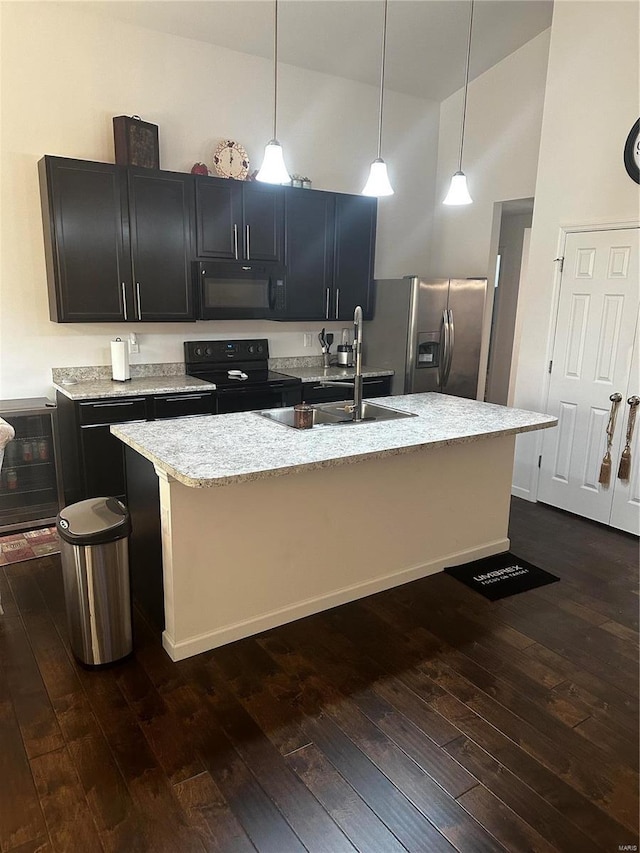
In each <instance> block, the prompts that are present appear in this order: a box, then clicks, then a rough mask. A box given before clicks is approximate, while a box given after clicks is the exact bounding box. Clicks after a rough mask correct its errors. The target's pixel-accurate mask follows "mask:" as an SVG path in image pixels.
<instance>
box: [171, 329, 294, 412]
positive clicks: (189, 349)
mask: <svg viewBox="0 0 640 853" xmlns="http://www.w3.org/2000/svg"><path fill="white" fill-rule="evenodd" d="M268 358H269V341H268V340H267V339H266V338H258V339H248V340H241V341H185V344H184V360H185V365H186V372H187V375H188V376H195V377H196V378H198V379H205V380H206V381H207V382H214V383H215V385H216V388H217V392H216V394H217V400H218V404H217V412H218V414H220V415H222V414H225V413H228V412H248V411H252V410H254V409H276V408H281V407H283V406H294V405H295V404H296V403H299V402H300V401H301V399H302V382H301V380H300V379H297V378H296V377H294V376H287V375H286V374H284V373H276V372H275V371H274V370H269V364H268Z"/></svg>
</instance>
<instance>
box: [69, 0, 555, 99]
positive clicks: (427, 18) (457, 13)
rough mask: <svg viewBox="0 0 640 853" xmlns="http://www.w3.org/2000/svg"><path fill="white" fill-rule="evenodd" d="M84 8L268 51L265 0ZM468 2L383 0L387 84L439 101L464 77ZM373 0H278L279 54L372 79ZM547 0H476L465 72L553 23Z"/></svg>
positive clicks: (376, 69) (378, 13)
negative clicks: (385, 3)
mask: <svg viewBox="0 0 640 853" xmlns="http://www.w3.org/2000/svg"><path fill="white" fill-rule="evenodd" d="M77 5H78V6H79V7H80V6H81V7H82V8H83V10H88V11H90V12H93V13H96V14H100V15H103V16H107V17H110V18H114V19H118V20H122V21H125V22H128V23H130V24H135V25H137V26H142V27H147V28H150V29H153V30H158V31H160V32H164V33H170V34H173V35H178V36H183V37H185V38H191V39H198V40H199V41H204V42H210V43H211V44H215V45H219V46H222V47H226V48H230V49H232V50H238V51H241V52H243V53H249V54H254V55H256V56H262V57H266V58H271V57H272V56H273V12H274V4H273V3H272V2H270V0H201V2H200V1H199V0H96V2H81V3H78V4H77ZM469 7H470V3H469V0H389V11H388V36H387V66H386V81H385V85H387V86H388V87H389V88H390V89H394V90H396V91H398V92H404V93H406V94H409V95H414V96H417V97H421V98H427V99H431V100H436V101H441V100H443V99H444V98H446V97H448V96H449V95H450V94H452V93H453V92H455V91H456V90H457V89H459V88H460V87H461V86H462V85H463V82H464V63H465V56H466V47H467V36H468V26H469ZM382 10H383V4H382V2H381V0H280V3H279V42H278V47H279V59H280V61H281V62H285V63H289V64H292V65H297V66H300V67H302V68H307V69H310V70H313V71H320V72H323V73H327V74H334V75H337V76H339V77H347V78H349V79H352V80H358V81H360V82H363V83H370V84H372V85H378V83H379V75H380V50H381V34H382ZM552 10H553V3H552V0H476V3H475V11H474V26H473V40H472V50H471V76H472V77H475V76H477V75H478V74H481V73H482V72H484V71H486V70H487V69H488V68H490V67H491V66H492V65H494V64H495V63H497V62H499V61H500V60H501V59H503V58H504V57H505V56H508V55H509V54H510V53H513V51H514V50H517V49H518V48H519V47H521V46H522V45H523V44H525V43H526V42H527V41H529V40H530V39H532V38H534V37H535V36H536V35H538V34H539V33H541V32H542V31H543V30H545V29H546V28H547V27H549V26H550V25H551V15H552Z"/></svg>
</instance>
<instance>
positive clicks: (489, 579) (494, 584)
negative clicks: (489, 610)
mask: <svg viewBox="0 0 640 853" xmlns="http://www.w3.org/2000/svg"><path fill="white" fill-rule="evenodd" d="M444 571H445V573H446V574H448V575H451V577H452V578H455V579H456V580H458V581H460V582H461V583H463V584H464V585H465V586H468V587H470V588H471V589H473V590H474V591H475V592H479V593H480V595H484V597H485V598H488V599H489V601H498V599H500V598H507V596H509V595H517V594H518V593H519V592H526V591H527V590H528V589H535V588H536V587H538V586H545V585H546V584H548V583H555V582H556V581H559V580H560V578H558V577H556V576H555V575H552V574H551V573H550V572H545V570H544V569H539V568H538V567H537V566H534V565H533V564H532V563H528V562H527V561H526V560H521V559H520V557H516V556H515V554H511V553H510V552H508V551H507V552H506V553H504V554H494V555H493V556H492V557H484V558H483V559H482V560H474V562H473V563H465V564H464V566H453V567H452V568H450V569H445V570H444Z"/></svg>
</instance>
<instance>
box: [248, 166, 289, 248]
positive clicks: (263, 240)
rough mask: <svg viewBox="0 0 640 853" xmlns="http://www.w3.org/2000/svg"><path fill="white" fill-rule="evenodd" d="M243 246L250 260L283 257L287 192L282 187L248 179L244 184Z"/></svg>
mask: <svg viewBox="0 0 640 853" xmlns="http://www.w3.org/2000/svg"><path fill="white" fill-rule="evenodd" d="M242 212H243V219H244V222H243V225H244V231H243V247H244V258H245V259H246V260H247V261H281V260H282V252H283V248H282V246H283V214H284V195H283V191H282V187H274V186H270V185H269V184H261V183H253V182H252V183H246V184H244V185H243V187H242Z"/></svg>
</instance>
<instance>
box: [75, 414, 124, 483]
mask: <svg viewBox="0 0 640 853" xmlns="http://www.w3.org/2000/svg"><path fill="white" fill-rule="evenodd" d="M80 444H81V448H82V459H83V463H84V465H83V467H84V483H83V486H84V498H85V499H86V498H104V497H114V498H124V494H125V476H124V444H123V443H122V442H121V441H120V439H119V438H116V437H115V436H114V435H111V432H110V430H109V427H108V426H86V427H81V428H80Z"/></svg>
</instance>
